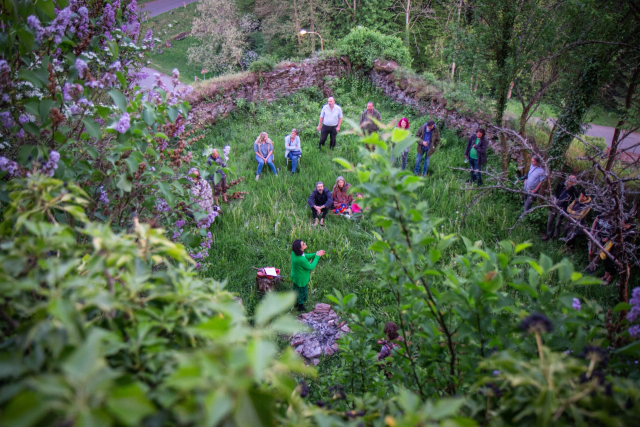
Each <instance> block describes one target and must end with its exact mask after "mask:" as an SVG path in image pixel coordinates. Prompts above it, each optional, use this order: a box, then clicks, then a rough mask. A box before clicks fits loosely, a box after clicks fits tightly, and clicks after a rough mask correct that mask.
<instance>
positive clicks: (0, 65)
mask: <svg viewBox="0 0 640 427" xmlns="http://www.w3.org/2000/svg"><path fill="white" fill-rule="evenodd" d="M149 31H151V30H149ZM10 72H11V67H10V66H9V63H8V62H7V61H5V60H4V59H0V73H10Z"/></svg>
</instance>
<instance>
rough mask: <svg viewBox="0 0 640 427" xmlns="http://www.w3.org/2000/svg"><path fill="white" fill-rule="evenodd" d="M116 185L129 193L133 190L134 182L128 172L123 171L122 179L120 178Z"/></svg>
mask: <svg viewBox="0 0 640 427" xmlns="http://www.w3.org/2000/svg"><path fill="white" fill-rule="evenodd" d="M116 187H118V188H120V189H121V190H122V191H124V192H126V193H129V192H130V191H131V188H132V187H133V183H132V182H131V179H129V177H128V176H127V174H124V173H123V174H122V175H120V180H118V183H117V184H116Z"/></svg>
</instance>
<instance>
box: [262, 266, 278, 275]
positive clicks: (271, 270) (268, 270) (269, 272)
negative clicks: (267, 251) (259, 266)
mask: <svg viewBox="0 0 640 427" xmlns="http://www.w3.org/2000/svg"><path fill="white" fill-rule="evenodd" d="M264 272H265V274H266V275H267V276H277V275H278V273H276V269H275V268H273V267H267V268H265V269H264Z"/></svg>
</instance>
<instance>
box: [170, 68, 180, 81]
mask: <svg viewBox="0 0 640 427" xmlns="http://www.w3.org/2000/svg"><path fill="white" fill-rule="evenodd" d="M171 73H172V74H173V77H174V78H176V79H177V78H178V77H180V71H178V69H177V68H174V69H173V71H172V72H171Z"/></svg>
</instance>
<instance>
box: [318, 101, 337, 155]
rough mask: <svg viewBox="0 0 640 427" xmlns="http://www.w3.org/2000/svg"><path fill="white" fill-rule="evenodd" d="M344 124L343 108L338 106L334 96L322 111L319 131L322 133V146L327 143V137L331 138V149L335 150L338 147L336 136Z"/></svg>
mask: <svg viewBox="0 0 640 427" xmlns="http://www.w3.org/2000/svg"><path fill="white" fill-rule="evenodd" d="M341 124H342V108H340V106H339V105H338V104H336V100H335V99H333V96H331V97H329V99H327V103H326V104H325V106H324V107H322V110H321V111H320V122H319V123H318V130H319V131H320V146H319V147H318V148H320V149H322V146H323V145H324V143H325V142H327V136H329V135H330V136H331V143H330V144H329V148H331V149H333V148H335V146H336V135H337V134H338V132H340V125H341Z"/></svg>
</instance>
